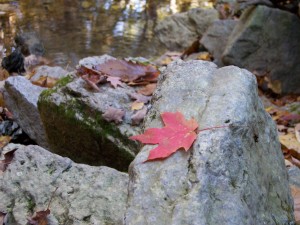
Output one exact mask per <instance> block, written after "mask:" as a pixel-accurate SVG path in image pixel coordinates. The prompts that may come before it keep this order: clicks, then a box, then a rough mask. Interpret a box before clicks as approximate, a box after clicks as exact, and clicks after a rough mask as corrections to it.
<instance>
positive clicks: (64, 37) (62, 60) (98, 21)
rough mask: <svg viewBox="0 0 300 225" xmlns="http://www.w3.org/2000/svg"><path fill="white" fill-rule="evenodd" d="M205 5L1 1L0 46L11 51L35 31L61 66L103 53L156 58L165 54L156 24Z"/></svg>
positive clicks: (180, 0) (184, 1) (173, 0)
mask: <svg viewBox="0 0 300 225" xmlns="http://www.w3.org/2000/svg"><path fill="white" fill-rule="evenodd" d="M204 4H206V1H203V0H168V1H167V0H81V1H74V0H19V1H1V0H0V23H1V30H0V41H1V42H2V43H0V44H1V46H4V47H5V48H7V50H8V51H10V50H11V46H12V39H13V37H14V36H15V34H16V33H17V32H19V31H36V32H37V33H38V35H39V36H40V39H41V40H42V42H43V43H44V46H45V49H46V57H48V58H50V59H52V60H53V61H54V63H55V64H59V65H67V64H71V65H74V64H76V63H77V62H78V60H79V59H80V58H83V57H86V56H91V55H101V54H104V53H107V54H110V55H113V56H116V57H128V56H144V57H147V58H151V57H153V56H158V55H159V54H161V53H162V52H163V51H165V49H164V47H163V46H162V45H160V44H159V43H158V41H157V40H156V39H155V35H154V34H153V28H154V26H155V24H156V23H157V21H159V20H161V19H162V18H164V17H165V16H167V15H170V14H172V13H176V12H181V11H186V10H188V9H189V8H194V7H199V6H203V5H204ZM0 50H1V49H0Z"/></svg>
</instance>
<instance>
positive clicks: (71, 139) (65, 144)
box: [38, 83, 139, 171]
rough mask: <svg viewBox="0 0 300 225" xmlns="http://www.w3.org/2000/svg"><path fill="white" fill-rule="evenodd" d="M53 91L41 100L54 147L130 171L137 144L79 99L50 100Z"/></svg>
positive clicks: (65, 153) (87, 160)
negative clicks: (65, 101) (54, 101)
mask: <svg viewBox="0 0 300 225" xmlns="http://www.w3.org/2000/svg"><path fill="white" fill-rule="evenodd" d="M64 84H66V83H64ZM56 91H57V89H56V90H52V93H54V92H56ZM52 93H50V94H49V91H48V93H45V92H43V95H42V96H40V99H39V102H38V108H39V111H40V114H41V118H42V120H43V123H44V125H45V129H46V133H47V135H48V139H49V144H50V146H51V149H53V150H54V151H55V152H56V153H58V154H60V155H63V156H67V157H70V158H71V159H72V160H74V161H76V162H80V163H87V164H90V165H108V166H111V167H114V168H116V169H119V170H122V171H127V169H128V165H129V163H130V162H131V161H132V160H133V158H134V156H135V154H134V153H133V152H132V149H138V148H139V146H138V144H137V143H136V142H134V141H131V140H129V139H128V137H126V136H124V135H123V134H121V133H120V131H119V129H118V127H117V126H116V125H115V124H112V123H109V122H107V121H105V120H104V119H103V118H102V114H101V113H100V112H98V111H93V110H91V109H90V108H89V107H88V106H86V105H85V103H83V102H80V99H78V98H70V99H68V101H67V103H61V104H60V105H56V104H54V103H52V101H51V94H52ZM79 134H80V135H79ZM116 156H118V157H117V158H116Z"/></svg>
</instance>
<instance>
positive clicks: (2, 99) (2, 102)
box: [0, 92, 5, 107]
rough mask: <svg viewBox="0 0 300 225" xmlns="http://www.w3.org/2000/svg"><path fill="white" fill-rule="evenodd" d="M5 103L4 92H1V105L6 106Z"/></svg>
mask: <svg viewBox="0 0 300 225" xmlns="http://www.w3.org/2000/svg"><path fill="white" fill-rule="evenodd" d="M4 106H5V103H4V97H3V94H2V93H1V92H0V107H4Z"/></svg>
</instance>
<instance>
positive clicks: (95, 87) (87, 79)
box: [81, 75, 100, 92]
mask: <svg viewBox="0 0 300 225" xmlns="http://www.w3.org/2000/svg"><path fill="white" fill-rule="evenodd" d="M81 78H82V79H83V80H84V81H85V82H86V83H87V84H88V85H89V87H90V88H92V89H93V90H95V91H98V92H100V89H99V88H98V86H97V84H95V83H94V82H92V81H90V80H89V78H88V77H87V75H85V76H82V77H81Z"/></svg>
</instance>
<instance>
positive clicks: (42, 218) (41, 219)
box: [28, 209, 50, 225]
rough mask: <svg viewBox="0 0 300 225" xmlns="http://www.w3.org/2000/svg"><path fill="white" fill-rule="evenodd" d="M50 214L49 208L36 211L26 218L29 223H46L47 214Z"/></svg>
mask: <svg viewBox="0 0 300 225" xmlns="http://www.w3.org/2000/svg"><path fill="white" fill-rule="evenodd" d="M49 214H50V209H46V210H44V211H39V212H36V213H35V215H34V216H33V217H31V218H29V219H28V223H29V224H31V225H47V224H48V219H47V217H48V215H49Z"/></svg>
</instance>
